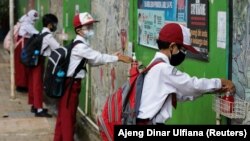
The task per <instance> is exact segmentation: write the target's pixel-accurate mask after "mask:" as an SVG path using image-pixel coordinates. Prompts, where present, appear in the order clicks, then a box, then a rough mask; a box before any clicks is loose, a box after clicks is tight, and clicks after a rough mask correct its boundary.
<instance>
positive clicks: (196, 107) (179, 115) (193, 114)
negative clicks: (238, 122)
mask: <svg viewBox="0 0 250 141" xmlns="http://www.w3.org/2000/svg"><path fill="white" fill-rule="evenodd" d="M218 11H228V4H227V0H217V1H216V0H209V62H202V61H199V60H195V59H190V58H187V59H186V60H185V61H184V63H183V64H182V65H181V66H179V67H178V68H179V69H180V70H181V71H184V72H187V73H188V74H190V75H191V76H197V77H207V78H212V77H219V78H227V62H228V55H227V50H225V49H220V48H217V42H216V41H217V12H218ZM227 26H228V25H227ZM129 29H130V34H129V36H130V38H129V39H130V41H131V42H133V46H134V51H135V52H136V56H137V59H138V60H139V61H141V62H142V63H143V64H144V65H147V64H148V63H149V62H150V60H151V59H152V58H153V56H154V54H155V52H156V51H157V50H155V49H151V48H148V47H144V46H140V45H138V44H137V32H136V31H137V0H136V1H134V0H130V28H129ZM227 36H228V34H227ZM227 49H228V43H227ZM212 98H213V97H212V95H205V96H203V97H201V98H198V99H196V100H195V101H188V102H182V103H180V102H179V103H178V106H177V109H176V110H173V117H172V119H171V120H169V121H167V124H215V121H216V118H215V114H216V113H215V112H214V111H213V110H212Z"/></svg>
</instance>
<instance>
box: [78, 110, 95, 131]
mask: <svg viewBox="0 0 250 141" xmlns="http://www.w3.org/2000/svg"><path fill="white" fill-rule="evenodd" d="M77 110H78V111H79V113H80V114H82V116H84V118H86V119H87V121H88V122H89V123H90V124H91V125H92V126H93V127H94V128H95V129H96V130H97V131H99V127H98V126H97V124H95V122H94V121H93V120H92V119H90V118H89V117H88V116H87V115H86V114H85V113H84V112H83V111H82V109H81V108H80V107H78V108H77Z"/></svg>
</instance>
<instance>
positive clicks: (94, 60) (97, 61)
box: [67, 35, 118, 78]
mask: <svg viewBox="0 0 250 141" xmlns="http://www.w3.org/2000/svg"><path fill="white" fill-rule="evenodd" d="M77 40H80V41H82V42H83V43H79V44H77V45H76V46H75V47H74V48H73V49H72V51H71V56H70V63H69V69H68V72H67V76H68V77H72V76H73V73H74V71H75V69H76V67H77V66H78V64H79V63H80V62H81V60H82V59H83V58H86V59H87V60H88V64H89V65H90V66H99V65H103V64H107V63H112V62H117V61H118V57H117V56H115V55H108V54H102V53H100V52H99V51H96V50H94V49H92V48H91V47H90V45H89V43H88V41H87V40H86V39H85V38H83V37H81V36H80V35H76V38H75V39H74V41H77ZM85 75H86V72H85V70H81V71H80V72H79V73H78V74H77V75H76V77H75V78H84V77H85Z"/></svg>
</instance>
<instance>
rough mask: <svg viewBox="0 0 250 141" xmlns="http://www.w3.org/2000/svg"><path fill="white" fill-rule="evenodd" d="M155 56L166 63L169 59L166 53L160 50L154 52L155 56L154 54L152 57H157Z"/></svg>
mask: <svg viewBox="0 0 250 141" xmlns="http://www.w3.org/2000/svg"><path fill="white" fill-rule="evenodd" d="M157 58H161V59H162V60H163V61H165V62H166V63H169V59H168V57H167V55H165V54H163V53H161V52H156V54H155V56H154V59H153V60H155V59H157Z"/></svg>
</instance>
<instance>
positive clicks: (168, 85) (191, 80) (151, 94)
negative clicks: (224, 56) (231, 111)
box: [138, 52, 221, 123]
mask: <svg viewBox="0 0 250 141" xmlns="http://www.w3.org/2000/svg"><path fill="white" fill-rule="evenodd" d="M156 58H161V59H162V60H164V62H163V63H160V64H157V65H156V66H154V67H153V68H151V69H150V70H149V72H148V73H147V75H146V77H145V79H144V84H143V90H142V97H141V105H140V108H139V114H138V118H140V119H146V118H150V119H153V122H154V123H156V122H157V123H164V122H165V121H166V120H167V119H169V118H171V117H172V95H171V93H176V97H177V100H178V101H186V100H193V99H195V98H197V97H199V96H201V95H202V94H203V93H206V92H213V91H215V90H218V89H219V88H221V80H220V79H218V78H212V79H207V78H197V77H190V76H189V75H188V74H187V73H183V72H181V71H179V70H177V69H176V68H175V67H174V66H172V65H170V63H169V59H168V57H167V56H166V55H164V54H163V53H161V52H157V53H156V54H155V57H154V59H153V60H155V59H156ZM153 60H152V61H153ZM151 63H152V62H151ZM157 113H158V114H157ZM156 114H157V116H155V115H156Z"/></svg>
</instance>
